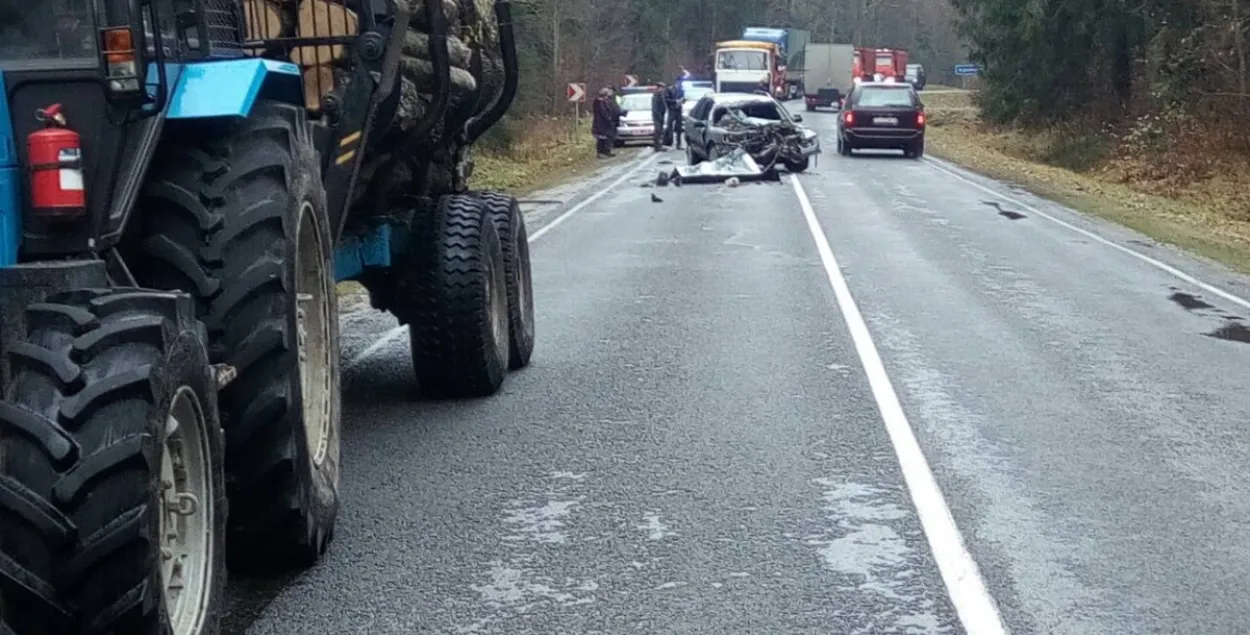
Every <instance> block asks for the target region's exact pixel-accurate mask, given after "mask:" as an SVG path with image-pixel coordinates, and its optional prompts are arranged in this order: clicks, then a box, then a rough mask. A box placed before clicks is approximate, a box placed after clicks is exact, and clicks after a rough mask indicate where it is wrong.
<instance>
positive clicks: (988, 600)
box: [791, 176, 1008, 635]
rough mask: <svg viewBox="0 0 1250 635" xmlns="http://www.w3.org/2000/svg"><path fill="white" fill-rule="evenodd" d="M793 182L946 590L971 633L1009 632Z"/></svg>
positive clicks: (794, 180) (829, 249)
mask: <svg viewBox="0 0 1250 635" xmlns="http://www.w3.org/2000/svg"><path fill="white" fill-rule="evenodd" d="M791 182H792V183H793V184H794V192H795V194H797V195H798V198H799V205H800V206H801V207H802V208H803V216H804V218H806V219H807V228H808V230H810V231H811V234H812V239H813V240H815V241H816V250H817V251H818V252H819V253H820V262H821V264H823V265H824V267H825V273H826V274H828V277H829V284H830V286H832V287H833V294H834V296H835V298H836V299H837V302H838V308H839V309H840V310H841V312H842V317H843V319H844V320H845V322H846V327H847V330H848V331H850V334H851V340H852V341H853V342H854V343H855V350H856V352H857V353H858V354H859V360H860V363H861V364H862V365H863V367H864V373H865V374H866V375H867V376H868V386H869V388H870V389H871V390H872V396H873V398H874V399H875V400H876V402H877V409H878V410H879V411H880V413H881V419H882V421H883V422H884V423H885V429H886V432H887V433H888V434H889V436H890V442H891V443H892V444H893V446H894V453H895V455H896V456H897V457H898V463H899V467H900V468H901V470H902V472H903V479H904V481H906V483H907V489H908V490H909V491H910V492H911V500H912V503H913V504H914V505H915V506H916V514H917V515H918V516H919V517H920V524H921V527H923V528H924V533H925V536H926V537H927V538H928V539H929V547H930V549H932V551H933V558H934V560H936V561H937V566H938V570H939V571H940V572H941V574H942V580H943V581H944V582H945V583H946V591H947V593H948V594H949V595H950V598H951V602H952V604H954V606H955V612H956V614H958V616H959V621H960V622H961V623H962V624H963V627H964V630H965V631H967V633H968V635H1006V633H1007V632H1008V631H1007V627H1006V626H1005V625H1004V624H1003V619H1002V616H1001V615H999V612H998V605H997V604H996V603H995V602H994V598H993V597H991V596H990V593H989V590H988V589H987V588H986V586H985V580H984V579H982V578H981V571H980V569H978V568H977V563H976V562H975V561H974V560H973V559H972V555H971V554H970V553H968V548H967V546H966V545H965V544H964V539H963V536H962V535H960V533H959V528H958V527H956V526H955V519H954V517H953V516H951V511H950V507H948V506H947V504H946V499H945V498H943V497H942V490H941V489H940V488H939V487H938V484H937V480H936V479H935V478H934V477H933V470H932V469H930V467H929V461H928V460H927V459H925V456H924V452H923V451H922V450H921V449H920V444H919V443H918V442H917V441H916V434H915V432H914V431H913V430H912V427H911V424H910V423H909V422H908V421H907V415H906V414H904V412H903V406H902V404H901V403H900V402H899V399H898V394H897V393H895V392H894V386H893V385H892V384H891V382H890V377H889V375H888V374H887V373H886V371H885V364H883V363H882V361H881V355H880V354H879V353H878V352H877V347H876V344H874V343H873V341H872V335H871V334H870V333H869V332H868V325H867V324H866V323H865V322H864V317H863V315H861V314H860V312H859V307H858V306H856V304H855V298H854V297H852V296H851V289H850V287H848V286H847V284H846V279H845V278H843V277H842V271H841V269H840V268H839V266H838V261H837V259H836V258H834V256H833V248H832V247H830V246H829V239H828V238H827V237H826V236H825V230H824V229H823V228H822V227H821V226H820V221H819V220H817V218H816V212H815V211H814V210H813V209H812V203H811V201H810V200H809V199H808V197H807V192H805V191H804V190H803V186H802V184H800V183H799V179H798V177H797V176H792V177H791Z"/></svg>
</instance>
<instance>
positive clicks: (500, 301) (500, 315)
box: [486, 258, 519, 350]
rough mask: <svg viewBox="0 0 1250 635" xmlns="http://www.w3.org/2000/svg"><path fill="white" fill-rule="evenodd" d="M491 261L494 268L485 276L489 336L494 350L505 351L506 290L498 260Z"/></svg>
mask: <svg viewBox="0 0 1250 635" xmlns="http://www.w3.org/2000/svg"><path fill="white" fill-rule="evenodd" d="M491 260H492V261H494V263H495V266H494V267H492V268H491V272H490V275H488V276H486V299H487V302H489V303H490V306H488V307H487V309H486V311H487V314H488V315H490V335H491V337H492V338H493V339H494V341H495V350H500V349H502V350H507V345H508V288H507V285H505V284H504V283H503V280H504V275H503V271H502V269H503V267H502V266H501V263H500V262H499V259H496V258H492V259H491ZM518 291H519V289H518Z"/></svg>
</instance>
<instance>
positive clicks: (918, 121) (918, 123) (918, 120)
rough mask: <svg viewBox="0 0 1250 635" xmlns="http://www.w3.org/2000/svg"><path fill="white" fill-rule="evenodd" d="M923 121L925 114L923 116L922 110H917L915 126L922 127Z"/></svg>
mask: <svg viewBox="0 0 1250 635" xmlns="http://www.w3.org/2000/svg"><path fill="white" fill-rule="evenodd" d="M924 123H925V116H924V113H923V112H918V113H916V127H917V128H923V127H924Z"/></svg>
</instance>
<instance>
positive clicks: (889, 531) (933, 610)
mask: <svg viewBox="0 0 1250 635" xmlns="http://www.w3.org/2000/svg"><path fill="white" fill-rule="evenodd" d="M814 483H815V484H816V485H817V486H819V487H821V488H822V489H824V492H823V498H824V502H825V507H824V509H825V511H826V512H829V514H828V519H829V520H830V521H832V525H831V526H830V527H829V528H828V529H827V530H826V531H825V532H822V533H823V535H822V534H817V535H811V536H807V537H805V539H804V543H805V544H807V545H808V546H809V547H815V548H816V551H817V553H818V554H819V556H820V559H821V560H822V561H823V562H824V564H825V566H826V567H827V568H828V569H830V570H831V571H834V572H837V573H838V574H841V575H843V576H845V577H846V579H847V582H848V583H850V584H853V585H854V586H855V588H856V589H857V590H858V591H860V592H867V593H870V594H872V595H876V596H878V598H879V600H878V601H884V602H888V603H889V604H890V605H892V606H891V609H890V610H888V611H884V612H881V613H879V614H878V615H877V616H876V618H877V620H879V623H878V624H877V626H878V627H883V628H881V629H880V630H875V631H874V632H898V633H911V632H923V633H944V632H947V629H946V628H944V627H943V625H942V624H941V621H940V620H939V618H938V614H937V610H938V609H937V606H936V604H935V602H934V600H933V598H932V597H931V596H930V595H929V594H928V592H927V590H926V583H925V582H923V581H922V578H921V577H920V575H919V573H918V572H919V571H920V570H921V569H922V568H923V567H924V566H925V565H926V563H925V558H924V556H923V554H922V553H921V552H919V551H918V550H916V549H915V548H914V546H913V544H912V543H911V542H910V541H914V540H917V539H919V540H923V538H921V537H920V536H918V535H915V533H914V532H913V531H909V530H908V529H907V524H908V523H909V519H910V512H909V510H908V509H906V508H904V507H903V506H901V505H899V504H897V503H896V502H894V500H893V499H894V498H895V497H896V494H897V492H891V491H889V490H886V489H883V488H879V487H875V486H872V485H865V484H859V483H841V482H836V481H834V480H833V479H823V478H822V479H815V481H814ZM874 604H875V602H874Z"/></svg>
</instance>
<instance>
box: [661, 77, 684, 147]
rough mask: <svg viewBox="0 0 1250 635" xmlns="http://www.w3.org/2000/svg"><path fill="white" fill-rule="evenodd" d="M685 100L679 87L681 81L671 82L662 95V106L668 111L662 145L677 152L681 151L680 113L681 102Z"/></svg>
mask: <svg viewBox="0 0 1250 635" xmlns="http://www.w3.org/2000/svg"><path fill="white" fill-rule="evenodd" d="M685 98H686V94H685V91H684V90H683V89H682V87H681V80H680V79H678V80H677V81H676V82H673V85H672V86H669V87H668V91H666V92H665V93H664V105H665V107H666V108H667V109H668V126H667V127H666V128H665V129H664V140H665V141H666V142H667V143H665V144H664V145H672V146H674V147H675V148H677V149H678V150H680V149H681V134H682V120H681V118H682V113H681V102H682V101H684V100H685Z"/></svg>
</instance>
